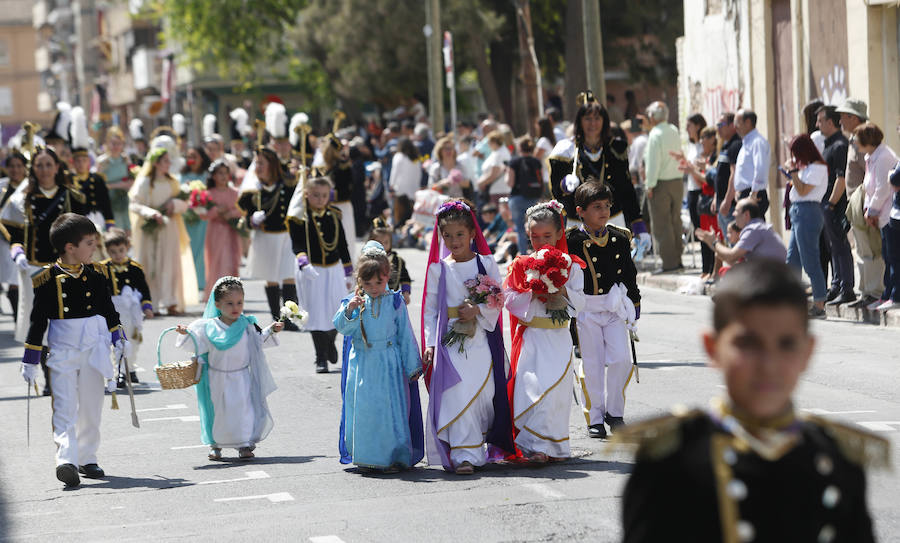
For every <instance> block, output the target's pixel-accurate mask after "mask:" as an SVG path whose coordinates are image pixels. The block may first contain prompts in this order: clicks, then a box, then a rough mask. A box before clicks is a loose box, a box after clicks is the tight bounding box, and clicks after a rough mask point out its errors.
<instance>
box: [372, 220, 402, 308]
mask: <svg viewBox="0 0 900 543" xmlns="http://www.w3.org/2000/svg"><path fill="white" fill-rule="evenodd" d="M369 239H372V240H375V241H377V242H378V243H380V244H381V246H382V247H384V250H385V251H387V254H388V260H389V261H390V263H391V275H390V276H389V277H388V288H390V289H391V290H393V291H394V292H401V293H403V301H405V302H406V305H409V295H410V291H411V290H412V278H411V277H410V276H409V270H407V269H406V261H404V260H403V258H402V257H401V256H400V255H398V254H397V253H395V252H394V251H393V250H392V245H393V241H394V230H393V229H392V228H391V227H390V226H388V224H387V221H385V220H384V219H383V218H381V217H376V218H374V219H372V233H371V234H369Z"/></svg>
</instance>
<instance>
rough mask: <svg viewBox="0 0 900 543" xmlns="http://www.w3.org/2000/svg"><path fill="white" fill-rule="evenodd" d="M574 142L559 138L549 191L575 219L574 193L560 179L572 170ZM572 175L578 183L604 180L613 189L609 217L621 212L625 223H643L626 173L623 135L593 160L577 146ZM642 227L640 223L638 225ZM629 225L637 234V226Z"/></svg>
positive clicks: (626, 152)
mask: <svg viewBox="0 0 900 543" xmlns="http://www.w3.org/2000/svg"><path fill="white" fill-rule="evenodd" d="M575 149H576V146H575V142H574V141H572V140H571V139H565V140H562V141H558V142H557V143H556V146H555V147H554V148H553V151H551V153H550V158H549V159H548V160H549V162H550V192H551V193H552V194H553V197H554V198H556V199H557V200H559V202H560V203H562V204H563V206H564V207H565V209H566V215H568V216H569V217H572V218H574V219H578V215H577V213H576V212H575V196H574V193H572V192H568V191H567V190H566V188H565V187H564V186H563V184H562V183H563V179H565V177H566V176H567V175H569V174H570V173H572V161H573V160H574V158H575ZM575 175H577V176H578V179H580V180H581V182H584V180H585V179H587V178H588V177H594V178H596V179H599V180H601V181H603V182H604V183H605V184H606V185H608V186H609V188H610V190H611V191H612V195H613V201H612V208H611V209H610V212H609V213H610V215H609V216H610V217H615V216H616V215H618V214H619V213H624V215H625V224H626V225H628V226H629V227H632V225H634V224H635V223H636V222H638V221H641V222H642V223H643V216H642V215H641V208H640V206H639V205H638V199H637V195H636V194H635V192H634V185H632V184H631V175H630V174H629V173H628V143H627V142H625V140H623V139H622V138H614V139H613V140H612V141H610V142H609V143H608V144H607V145H604V146H603V148H602V149H601V150H600V154H599V156H597V155H595V159H592V158H591V157H590V156H589V155H588V154H587V152H585V150H584V149H581V148H579V149H578V164H577V167H576V168H575ZM641 227H643V224H642V225H641ZM641 227H638V229H635V228H632V230H635V231H636V232H638V233H640V230H639V229H640V228H641Z"/></svg>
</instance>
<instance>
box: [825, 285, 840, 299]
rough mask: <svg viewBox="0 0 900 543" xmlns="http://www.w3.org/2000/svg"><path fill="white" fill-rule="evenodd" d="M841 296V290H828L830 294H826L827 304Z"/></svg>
mask: <svg viewBox="0 0 900 543" xmlns="http://www.w3.org/2000/svg"><path fill="white" fill-rule="evenodd" d="M840 295H841V291H840V289H836V288H830V289H828V292H826V293H825V303H828V302H830V301H831V300H834V299H835V298H837V297H838V296H840Z"/></svg>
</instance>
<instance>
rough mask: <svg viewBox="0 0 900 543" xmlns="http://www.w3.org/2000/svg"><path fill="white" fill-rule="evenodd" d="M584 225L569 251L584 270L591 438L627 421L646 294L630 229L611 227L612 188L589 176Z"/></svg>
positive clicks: (582, 197)
mask: <svg viewBox="0 0 900 543" xmlns="http://www.w3.org/2000/svg"><path fill="white" fill-rule="evenodd" d="M575 206H576V211H577V212H578V214H579V216H580V217H581V220H582V221H583V223H582V225H581V226H577V227H572V228H569V230H568V231H567V232H566V242H567V243H568V245H569V253H570V254H572V255H575V256H578V257H579V258H581V259H582V260H584V261H585V263H587V266H586V267H585V268H584V291H585V294H587V298H586V302H585V306H584V310H583V311H582V312H581V313H579V314H578V317H577V318H576V327H577V330H578V340H579V341H578V345H579V348H580V350H581V358H582V360H583V364H582V374H581V375H580V376H579V378H580V379H581V380H582V387H581V389H582V391H583V393H584V402H583V403H582V405H583V406H584V411H585V417H586V418H587V423H588V434H589V435H590V436H591V437H596V438H604V437H606V428H605V426H604V422H605V423H606V424H608V425H609V427H610V430H615V429H616V428H617V427H619V426H622V425H623V424H625V421H624V415H625V388H626V387H627V386H628V382H629V381H630V380H631V373H632V371H633V369H632V364H631V354H630V351H629V341H628V334H629V333H630V331H633V330H634V329H635V322H636V321H637V319H638V318H640V312H641V293H640V291H639V290H638V286H637V269H636V268H635V266H634V262H633V261H632V260H631V232H630V231H628V230H627V229H625V228H619V227H617V226H612V225H608V224H607V221H608V220H609V216H610V210H611V208H612V194H611V192H610V190H609V187H608V186H606V185H605V184H604V183H601V182H599V181H597V180H594V179H588V180H587V181H585V182H584V183H582V184H581V185H580V186H579V187H578V188H577V189H576V190H575Z"/></svg>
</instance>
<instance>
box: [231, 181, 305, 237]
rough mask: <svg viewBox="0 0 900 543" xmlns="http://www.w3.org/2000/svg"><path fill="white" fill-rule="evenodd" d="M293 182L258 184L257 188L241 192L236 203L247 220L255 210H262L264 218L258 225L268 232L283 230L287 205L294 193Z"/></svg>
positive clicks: (284, 229)
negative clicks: (268, 184) (268, 185)
mask: <svg viewBox="0 0 900 543" xmlns="http://www.w3.org/2000/svg"><path fill="white" fill-rule="evenodd" d="M295 187H296V184H295V183H290V182H278V183H276V184H275V185H272V186H271V190H268V189H269V188H270V187H267V186H266V185H262V184H261V185H260V188H259V190H248V191H244V192H241V195H240V197H239V198H238V202H237V205H238V207H239V208H241V210H242V211H243V212H244V213H245V214H246V215H247V220H248V221H249V220H250V217H251V216H252V215H253V214H254V213H255V212H257V211H263V212H265V214H266V218H265V219H264V220H263V222H262V224H260V225H259V228H260V230H262V231H263V232H268V233H278V232H285V231H286V230H287V224H286V217H287V210H288V205H289V204H290V203H291V197H292V196H293V195H294V188H295Z"/></svg>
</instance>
